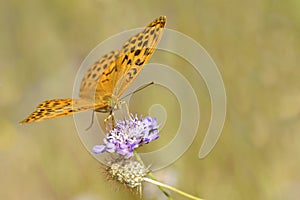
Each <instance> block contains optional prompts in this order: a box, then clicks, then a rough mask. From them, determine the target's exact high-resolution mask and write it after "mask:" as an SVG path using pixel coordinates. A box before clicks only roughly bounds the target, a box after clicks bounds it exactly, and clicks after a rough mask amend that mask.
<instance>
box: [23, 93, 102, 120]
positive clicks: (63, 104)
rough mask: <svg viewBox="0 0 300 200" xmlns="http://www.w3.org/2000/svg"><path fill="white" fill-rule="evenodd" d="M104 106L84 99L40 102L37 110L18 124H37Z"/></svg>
mask: <svg viewBox="0 0 300 200" xmlns="http://www.w3.org/2000/svg"><path fill="white" fill-rule="evenodd" d="M103 106H104V105H100V104H99V105H94V104H93V103H92V102H91V101H86V100H84V99H71V98H66V99H52V100H47V101H44V102H42V103H41V104H40V105H38V106H37V109H36V110H35V111H34V112H33V113H31V114H30V115H29V117H27V118H26V119H24V120H23V121H21V122H20V123H21V124H23V123H30V122H38V121H42V120H44V119H51V118H56V117H62V116H66V115H71V114H74V113H78V112H82V111H86V110H92V109H98V108H101V107H103Z"/></svg>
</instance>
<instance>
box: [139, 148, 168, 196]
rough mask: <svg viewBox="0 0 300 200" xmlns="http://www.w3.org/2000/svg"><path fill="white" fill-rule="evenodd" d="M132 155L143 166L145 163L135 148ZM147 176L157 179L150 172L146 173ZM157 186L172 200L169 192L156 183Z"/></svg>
mask: <svg viewBox="0 0 300 200" xmlns="http://www.w3.org/2000/svg"><path fill="white" fill-rule="evenodd" d="M134 155H135V158H136V159H137V161H138V162H139V163H141V164H142V165H144V166H145V164H144V162H143V161H142V159H141V157H140V155H139V154H138V153H137V152H136V151H135V150H134ZM148 176H149V177H150V178H152V179H153V180H155V181H157V179H156V178H155V176H154V175H153V174H152V173H151V172H149V173H148ZM157 186H158V188H159V189H160V190H161V191H162V192H163V193H164V195H165V196H166V197H167V198H168V199H169V200H173V199H172V197H171V195H170V194H169V193H168V192H167V191H166V190H165V189H164V188H163V187H162V186H160V185H157Z"/></svg>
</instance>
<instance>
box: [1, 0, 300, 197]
mask: <svg viewBox="0 0 300 200" xmlns="http://www.w3.org/2000/svg"><path fill="white" fill-rule="evenodd" d="M299 10H300V3H299V1H297V0H288V1H279V0H263V1H260V0H253V1H238V0H232V1H219V0H218V1H217V0H209V1H208V0H199V1H197V0H193V1H192V0H188V1H179V0H175V1H171V0H168V1H161V0H153V1H133V0H129V1H117V0H112V1H108V0H86V1H82V0H73V1H66V0H53V1H46V0H42V1H41V0H27V1H20V0H10V1H8V0H7V1H5V0H4V1H3V0H2V1H0V25H1V31H0V52H1V53H0V95H1V98H0V112H1V113H0V130H1V133H0V158H1V162H0V199H10V200H14V199H30V200H34V199H44V200H52V199H69V200H96V199H121V198H122V199H134V198H136V196H134V195H132V194H131V193H130V192H129V191H127V190H126V189H123V188H122V187H120V186H118V185H116V184H115V183H114V182H110V181H107V180H106V179H107V177H106V175H105V173H104V170H103V169H104V168H103V166H101V165H100V163H99V162H98V161H97V160H95V159H94V158H93V157H92V156H91V155H89V152H88V151H87V150H86V149H85V148H84V146H83V145H82V143H81V141H80V139H79V137H78V135H77V132H76V129H75V126H74V122H73V119H72V117H64V118H60V119H55V120H49V121H45V122H41V123H36V124H30V125H23V126H20V125H18V122H19V121H20V120H22V119H23V118H25V117H26V116H27V115H28V114H29V113H30V112H32V111H33V110H34V108H35V106H36V105H37V104H38V103H40V102H41V101H43V100H46V99H52V98H60V97H70V96H71V95H72V88H73V83H74V79H75V76H76V73H77V70H78V68H79V66H80V64H81V62H82V61H83V59H84V58H85V56H86V55H87V54H88V53H89V52H90V50H91V49H93V48H94V47H95V46H96V45H97V44H99V43H100V42H101V41H103V40H105V39H107V38H108V37H110V36H111V35H114V34H117V33H119V32H121V31H125V30H128V29H132V28H137V27H143V26H145V25H147V24H148V23H149V22H150V21H152V20H153V19H154V18H156V17H158V16H160V15H166V16H167V27H168V28H170V29H174V30H177V31H180V32H182V33H185V34H186V35H188V36H190V37H192V38H193V39H195V40H196V41H197V42H199V43H200V44H201V45H202V46H203V47H204V48H205V49H206V50H207V51H208V52H209V54H210V55H211V56H212V58H213V59H214V61H215V62H216V64H217V65H218V67H219V70H220V72H221V74H222V76H223V79H224V83H225V87H226V92H227V98H228V99H227V100H228V102H227V105H228V110H227V118H226V122H225V126H224V130H223V133H222V135H221V137H220V140H219V141H218V143H217V145H216V146H215V148H214V150H213V151H212V152H211V153H210V154H209V156H208V157H206V158H205V159H203V160H199V159H198V157H197V156H198V152H199V148H200V145H201V143H202V141H203V137H204V134H205V132H206V129H207V127H208V123H209V119H210V102H209V95H208V93H207V91H206V88H205V84H204V83H203V81H202V80H201V77H198V78H195V77H192V74H193V73H190V71H189V70H192V68H190V67H189V68H184V69H183V66H182V65H181V66H180V65H179V66H177V69H178V70H181V71H183V73H186V74H187V75H188V74H190V75H191V80H192V84H193V87H195V88H203V92H201V93H199V94H197V95H198V98H199V104H200V108H201V122H200V127H199V130H198V135H197V137H196V138H195V141H194V143H193V144H192V146H191V147H190V148H189V150H188V151H187V152H186V153H185V154H184V155H183V156H182V157H181V158H180V159H179V160H177V161H176V162H175V163H173V164H172V165H170V166H169V167H167V168H165V169H163V170H161V171H159V172H157V177H158V178H159V179H160V180H162V181H163V182H165V183H169V184H171V185H173V186H176V187H178V188H180V189H182V190H184V191H186V192H188V193H191V194H194V195H197V196H200V197H203V198H205V199H210V200H213V199H216V200H217V199H272V200H276V199H298V198H299V196H300V190H299V187H300V173H299V167H300V160H299V153H300V135H299V130H300V93H299V89H300V82H299V80H300V79H299V74H300V68H299V63H300V59H299V57H300V37H299V36H300V34H299V31H300V13H299ZM187 51H188V50H187ZM158 58H159V55H158V54H155V55H154V56H153V59H154V60H155V59H156V60H159V59H158ZM178 62H179V61H178ZM178 62H175V60H174V61H173V63H174V67H175V68H176V63H177V65H178ZM180 67H181V68H180ZM198 79H199V80H198ZM195 80H198V82H197V81H195ZM197 84H199V85H197ZM153 88H154V89H153ZM153 88H149V90H154V92H155V93H159V94H164V91H163V90H161V89H160V88H156V89H155V87H153ZM147 91H148V90H147ZM147 91H145V93H146V92H147ZM152 92H153V91H152ZM145 93H143V92H141V93H139V94H136V97H135V98H137V99H138V98H143V97H142V96H143V95H145ZM166 93H167V92H166ZM166 98H167V97H166ZM187 98H188V97H187ZM150 99H151V98H150ZM136 102H137V104H138V105H137V106H139V108H142V107H146V106H148V105H144V104H143V103H141V101H136ZM142 102H143V101H142ZM166 105H168V102H166ZM174 109H175V110H176V109H177V108H176V107H175V108H173V109H172V107H170V108H168V109H167V111H168V112H170V113H172V112H174ZM143 112H144V111H143ZM172 116H173V114H172ZM176 127H178V120H176V119H174V120H173V119H172V118H171V117H170V118H168V121H167V122H166V127H165V128H164V131H163V132H164V133H166V134H165V135H162V136H161V138H162V139H161V140H162V141H164V140H166V138H169V139H171V138H172V132H174V129H176ZM175 131H176V130H175ZM159 144H160V143H159V142H157V144H156V145H158V146H159ZM149 148H150V147H149ZM145 185H146V188H145V196H144V198H145V199H163V197H162V196H161V194H160V191H158V190H157V189H155V188H150V187H148V186H147V185H149V184H145ZM173 197H174V199H184V198H183V197H182V196H178V195H176V194H174V193H173Z"/></svg>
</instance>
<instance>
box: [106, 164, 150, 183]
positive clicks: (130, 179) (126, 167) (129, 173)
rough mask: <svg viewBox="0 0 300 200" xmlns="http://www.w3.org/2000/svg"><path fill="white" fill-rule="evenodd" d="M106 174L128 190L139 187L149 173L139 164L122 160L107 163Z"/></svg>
mask: <svg viewBox="0 0 300 200" xmlns="http://www.w3.org/2000/svg"><path fill="white" fill-rule="evenodd" d="M107 172H108V174H110V175H111V177H112V178H114V179H116V180H117V181H119V182H121V183H124V184H125V185H126V186H128V187H130V188H136V187H141V185H142V182H143V181H144V178H145V177H146V176H147V174H148V173H149V172H150V171H149V169H148V168H146V167H145V166H144V165H142V164H141V163H139V162H137V161H135V160H132V159H123V160H119V161H115V162H112V163H109V167H108V168H107ZM139 189H141V188H139Z"/></svg>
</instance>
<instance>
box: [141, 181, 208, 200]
mask: <svg viewBox="0 0 300 200" xmlns="http://www.w3.org/2000/svg"><path fill="white" fill-rule="evenodd" d="M144 181H147V182H149V183H152V184H155V185H157V186H161V187H164V188H167V189H169V190H172V191H174V192H177V193H178V194H181V195H182V196H185V197H187V198H190V199H194V200H204V199H200V198H198V197H195V196H193V195H190V194H187V193H185V192H183V191H181V190H178V189H176V188H174V187H172V186H169V185H166V184H163V183H161V182H158V181H156V180H153V179H150V178H147V177H145V178H144Z"/></svg>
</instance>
